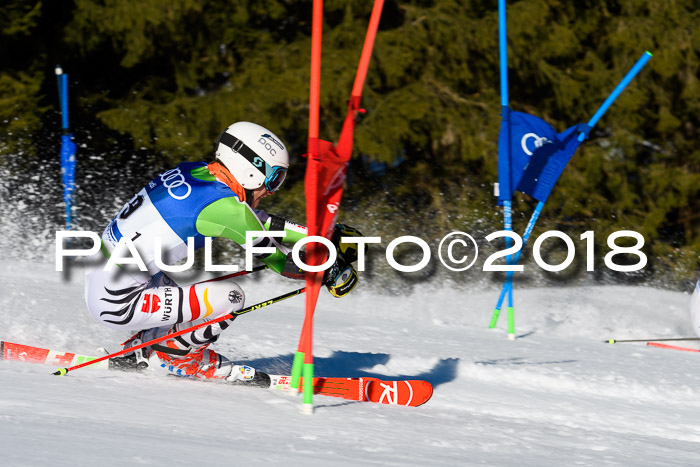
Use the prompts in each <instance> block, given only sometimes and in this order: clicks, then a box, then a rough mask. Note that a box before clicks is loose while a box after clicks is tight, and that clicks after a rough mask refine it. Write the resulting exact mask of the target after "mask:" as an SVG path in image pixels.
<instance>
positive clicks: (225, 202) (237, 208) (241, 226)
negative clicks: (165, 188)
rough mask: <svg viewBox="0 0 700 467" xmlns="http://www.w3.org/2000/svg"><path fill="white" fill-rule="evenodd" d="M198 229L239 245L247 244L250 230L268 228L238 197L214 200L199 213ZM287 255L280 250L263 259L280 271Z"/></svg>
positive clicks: (208, 235) (208, 234) (271, 267)
mask: <svg viewBox="0 0 700 467" xmlns="http://www.w3.org/2000/svg"><path fill="white" fill-rule="evenodd" d="M196 225H197V231H198V232H199V233H200V234H202V235H204V236H206V237H224V238H228V239H229V240H233V241H234V242H236V243H238V244H239V245H241V246H242V245H245V243H246V238H245V234H246V232H248V231H255V230H267V229H265V227H263V225H262V224H260V220H258V218H257V216H256V215H255V213H254V212H253V211H251V209H250V208H249V207H248V205H247V204H245V203H241V202H240V201H239V200H238V198H236V197H233V196H231V197H228V198H222V199H219V200H216V201H214V202H213V203H211V204H210V205H208V206H207V207H205V208H204V209H202V212H200V213H199V216H198V217H197V224H196ZM286 260H287V255H286V254H285V253H283V252H281V251H280V250H276V251H275V253H273V254H271V255H270V256H268V257H266V258H264V259H262V260H261V261H262V262H263V263H265V264H266V265H267V266H269V267H270V269H272V270H273V271H275V272H277V273H280V272H282V269H284V264H285V262H286Z"/></svg>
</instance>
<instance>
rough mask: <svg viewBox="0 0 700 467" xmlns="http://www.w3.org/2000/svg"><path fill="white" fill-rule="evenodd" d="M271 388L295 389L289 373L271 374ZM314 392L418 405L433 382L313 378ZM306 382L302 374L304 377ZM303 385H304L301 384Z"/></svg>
mask: <svg viewBox="0 0 700 467" xmlns="http://www.w3.org/2000/svg"><path fill="white" fill-rule="evenodd" d="M270 378H271V379H272V383H271V384H270V389H278V390H282V391H296V389H292V388H291V387H290V382H291V378H290V377H289V376H281V375H270ZM313 381H314V394H320V395H322V396H331V397H342V398H343V399H348V400H353V401H365V402H377V403H380V404H390V405H405V406H411V407H415V406H418V405H422V404H425V403H426V402H428V400H429V399H430V397H431V396H432V395H433V386H432V385H431V384H430V383H429V382H427V381H423V380H416V379H410V380H399V381H382V380H380V379H378V378H324V377H319V378H314V380H313ZM301 382H302V384H303V382H304V381H303V378H302V381H301ZM300 386H301V385H300Z"/></svg>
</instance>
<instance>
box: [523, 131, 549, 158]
mask: <svg viewBox="0 0 700 467" xmlns="http://www.w3.org/2000/svg"><path fill="white" fill-rule="evenodd" d="M529 139H533V140H534V141H533V142H534V144H535V149H538V148H541V147H542V146H544V145H545V144H547V143H551V141H550V140H548V139H547V138H544V137H540V136H538V135H536V134H534V133H527V134H525V135H523V138H522V139H521V140H520V147H522V148H523V152H524V153H525V154H527V155H528V156H531V155H532V151H530V149H528V147H527V141H528V140H529Z"/></svg>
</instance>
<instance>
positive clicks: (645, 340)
mask: <svg viewBox="0 0 700 467" xmlns="http://www.w3.org/2000/svg"><path fill="white" fill-rule="evenodd" d="M664 341H700V337H673V338H665V339H608V340H605V341H603V342H604V343H606V344H617V343H618V342H664Z"/></svg>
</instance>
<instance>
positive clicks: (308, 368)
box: [304, 363, 314, 413]
mask: <svg viewBox="0 0 700 467" xmlns="http://www.w3.org/2000/svg"><path fill="white" fill-rule="evenodd" d="M313 410H314V364H313V363H304V412H305V413H313Z"/></svg>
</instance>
